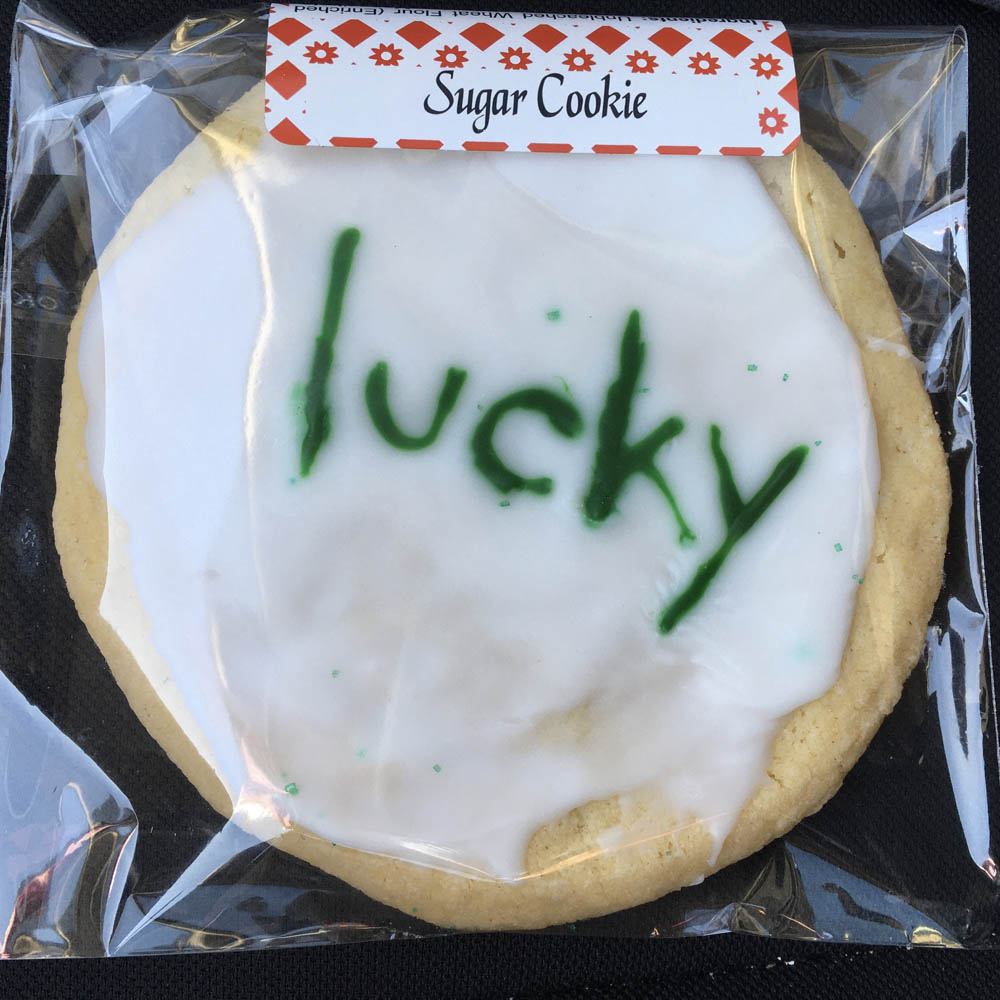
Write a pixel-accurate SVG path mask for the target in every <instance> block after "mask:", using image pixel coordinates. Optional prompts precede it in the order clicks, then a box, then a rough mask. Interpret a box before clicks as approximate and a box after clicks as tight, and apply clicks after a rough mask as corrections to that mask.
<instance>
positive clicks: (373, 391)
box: [365, 361, 468, 451]
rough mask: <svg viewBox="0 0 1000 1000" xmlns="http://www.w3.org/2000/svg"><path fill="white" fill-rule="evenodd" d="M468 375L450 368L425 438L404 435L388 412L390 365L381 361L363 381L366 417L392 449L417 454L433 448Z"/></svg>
mask: <svg viewBox="0 0 1000 1000" xmlns="http://www.w3.org/2000/svg"><path fill="white" fill-rule="evenodd" d="M467 376H468V372H465V371H463V370H462V369H461V368H449V369H448V371H447V372H446V373H445V377H444V384H443V385H442V386H441V392H440V393H439V394H438V400H437V406H436V407H435V409H434V418H433V419H432V420H431V425H430V427H429V428H428V429H427V431H426V432H425V433H424V434H421V435H419V436H415V435H411V434H407V433H406V432H405V431H403V430H401V429H400V427H399V424H397V423H396V421H395V419H394V418H393V415H392V411H391V410H390V409H389V365H388V363H387V362H385V361H380V362H379V363H378V364H377V365H375V366H374V367H373V368H372V370H371V371H370V372H369V373H368V378H367V379H366V380H365V402H366V403H367V404H368V416H370V417H371V421H372V423H373V424H374V425H375V430H377V431H378V432H379V434H381V435H382V438H383V440H384V441H386V442H387V443H388V444H391V445H392V446H393V447H394V448H400V449H402V450H403V451H419V450H420V449H421V448H427V447H428V446H430V445H432V444H434V442H435V441H436V440H437V436H438V434H440V433H441V428H442V427H443V426H444V422H445V421H446V420H447V419H448V417H449V416H450V414H451V411H452V410H453V409H454V408H455V403H456V402H458V394H459V393H460V392H461V391H462V386H463V385H465V379H466V377H467Z"/></svg>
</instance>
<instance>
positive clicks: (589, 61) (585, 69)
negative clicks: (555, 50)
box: [563, 49, 594, 73]
mask: <svg viewBox="0 0 1000 1000" xmlns="http://www.w3.org/2000/svg"><path fill="white" fill-rule="evenodd" d="M563 65H564V66H566V67H568V68H569V71H570V72H571V73H589V72H590V71H591V70H592V69H593V68H594V57H593V56H592V55H591V54H590V53H589V52H588V51H587V50H586V49H570V50H569V52H567V53H566V58H565V59H563Z"/></svg>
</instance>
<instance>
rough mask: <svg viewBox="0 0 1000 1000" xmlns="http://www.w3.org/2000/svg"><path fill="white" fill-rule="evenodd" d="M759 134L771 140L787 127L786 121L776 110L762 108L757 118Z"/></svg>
mask: <svg viewBox="0 0 1000 1000" xmlns="http://www.w3.org/2000/svg"><path fill="white" fill-rule="evenodd" d="M757 124H758V125H760V134H761V135H769V136H771V138H772V139H773V138H774V137H775V136H776V135H780V134H781V133H782V132H784V131H785V129H786V128H787V127H788V119H787V118H786V117H785V116H784V115H783V114H781V112H780V111H778V109H777V108H764V110H763V111H762V112H761V113H760V114H759V115H758V116H757Z"/></svg>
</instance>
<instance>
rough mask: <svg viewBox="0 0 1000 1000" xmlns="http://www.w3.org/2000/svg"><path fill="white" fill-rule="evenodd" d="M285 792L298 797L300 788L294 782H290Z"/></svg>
mask: <svg viewBox="0 0 1000 1000" xmlns="http://www.w3.org/2000/svg"><path fill="white" fill-rule="evenodd" d="M285 791H286V792H288V794H289V795H298V794H299V786H298V785H296V784H295V782H294V781H289V782H288V784H287V785H285Z"/></svg>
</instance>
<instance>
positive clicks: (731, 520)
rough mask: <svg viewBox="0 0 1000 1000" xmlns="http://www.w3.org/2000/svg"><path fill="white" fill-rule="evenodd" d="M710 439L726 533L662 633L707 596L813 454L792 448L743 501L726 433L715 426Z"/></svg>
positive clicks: (674, 604) (664, 620) (666, 614)
mask: <svg viewBox="0 0 1000 1000" xmlns="http://www.w3.org/2000/svg"><path fill="white" fill-rule="evenodd" d="M709 440H710V445H711V449H712V458H713V459H714V460H715V471H716V476H717V478H718V481H719V506H720V507H721V508H722V516H723V519H724V521H725V524H726V534H725V537H724V538H723V540H722V543H721V544H720V545H719V547H718V548H717V549H716V550H715V551H714V552H713V553H712V554H711V555H710V556H709V557H708V559H706V560H705V561H704V562H703V563H702V564H701V565H700V566H699V567H698V568H697V570H695V573H694V576H693V577H692V578H691V582H690V583H689V584H688V585H687V586H686V587H685V588H684V589H683V590H682V591H681V592H680V593H679V594H678V595H677V596H676V597H675V598H674V599H673V600H672V601H671V602H670V603H669V604H668V605H667V606H666V608H665V609H664V610H663V614H661V615H660V631H661V632H662V633H664V634H666V633H667V632H670V631H672V630H673V628H674V626H676V625H677V623H678V622H679V621H680V620H681V619H682V618H683V617H684V616H685V615H686V614H687V613H688V612H689V611H690V610H691V609H692V608H694V606H695V605H696V604H697V603H698V602H699V601H700V600H701V599H702V598H703V597H704V596H705V592H706V591H707V590H708V588H709V586H710V584H711V583H712V581H713V580H714V579H715V577H716V574H717V573H718V572H719V570H720V569H722V565H723V563H725V561H726V559H727V558H728V557H729V553H730V552H732V551H733V549H734V548H735V547H736V545H737V543H738V542H739V541H740V539H741V538H743V536H744V535H745V534H746V533H747V532H748V531H749V530H750V529H751V528H752V527H753V526H754V525H755V524H756V523H757V522H758V521H759V520H760V519H761V517H763V516H764V514H765V513H766V511H767V509H768V508H769V507H770V506H771V504H773V503H774V501H775V500H777V499H778V497H779V496H780V495H781V493H782V492H783V491H784V489H785V487H786V486H788V484H789V483H790V482H791V481H792V480H793V479H794V478H795V477H796V476H797V475H798V474H799V470H800V469H801V468H802V463H803V462H805V460H806V455H807V454H808V453H809V446H808V445H804V444H801V445H798V446H797V447H795V448H792V449H791V451H789V452H788V453H787V454H785V455H784V456H783V457H782V458H780V459H779V460H778V463H777V465H775V467H774V468H773V469H772V470H771V474H770V475H769V476H768V477H767V479H766V480H765V481H764V484H763V485H762V486H761V487H760V489H758V490H757V492H756V493H754V495H753V496H752V497H750V499H749V500H743V498H742V497H741V496H740V493H739V490H738V489H737V487H736V482H735V480H734V479H733V473H732V469H731V468H730V466H729V459H728V458H727V457H726V453H725V451H723V449H722V431H721V430H719V428H718V427H716V426H715V425H714V424H713V425H712V427H711V430H710V432H709Z"/></svg>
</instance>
